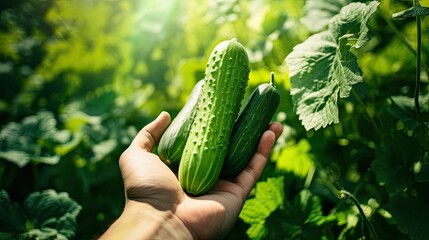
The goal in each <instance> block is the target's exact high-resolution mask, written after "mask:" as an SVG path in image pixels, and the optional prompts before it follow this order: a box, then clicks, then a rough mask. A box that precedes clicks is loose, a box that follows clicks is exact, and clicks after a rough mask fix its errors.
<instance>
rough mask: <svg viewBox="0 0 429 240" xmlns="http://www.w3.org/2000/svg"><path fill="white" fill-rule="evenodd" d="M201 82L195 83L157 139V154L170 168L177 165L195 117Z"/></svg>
mask: <svg viewBox="0 0 429 240" xmlns="http://www.w3.org/2000/svg"><path fill="white" fill-rule="evenodd" d="M203 83H204V81H203V80H200V81H198V82H197V83H196V84H195V86H194V88H193V89H192V92H191V94H190V95H189V98H188V101H187V102H186V104H185V105H184V106H183V108H182V109H181V110H180V112H179V113H178V114H177V116H176V117H175V118H174V119H173V121H172V122H171V124H170V126H168V128H167V129H166V130H165V132H164V134H163V135H162V137H161V140H160V141H159V144H158V155H159V157H160V158H161V160H162V161H163V162H164V163H165V164H166V165H167V166H169V167H170V168H176V167H177V166H179V163H180V158H181V157H182V153H183V149H184V148H185V144H186V140H187V139H188V135H189V130H190V129H191V126H192V122H193V121H194V118H195V114H196V110H197V102H198V98H199V96H200V94H201V90H202V86H203Z"/></svg>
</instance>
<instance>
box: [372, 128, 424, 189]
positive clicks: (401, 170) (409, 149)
mask: <svg viewBox="0 0 429 240" xmlns="http://www.w3.org/2000/svg"><path fill="white" fill-rule="evenodd" d="M424 154H425V153H424V151H423V148H422V145H421V143H420V142H419V140H418V139H416V138H413V137H409V136H408V135H406V134H405V133H404V132H402V131H397V132H394V133H392V136H389V137H386V138H385V139H384V141H383V143H382V144H381V145H380V146H378V147H377V148H376V151H375V159H374V161H373V162H372V163H371V169H372V171H373V172H374V173H375V177H376V179H377V182H378V183H379V184H380V185H382V186H385V187H386V189H387V191H388V192H389V193H390V194H397V193H400V192H403V191H404V190H405V189H407V188H409V187H410V186H411V185H412V183H413V182H414V175H413V172H412V170H411V169H412V168H413V165H414V163H415V162H424Z"/></svg>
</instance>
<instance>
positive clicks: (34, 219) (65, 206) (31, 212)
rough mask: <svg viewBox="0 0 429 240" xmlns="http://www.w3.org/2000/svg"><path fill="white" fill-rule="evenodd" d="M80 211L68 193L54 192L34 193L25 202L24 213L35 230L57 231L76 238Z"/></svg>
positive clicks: (79, 207) (67, 236)
mask: <svg viewBox="0 0 429 240" xmlns="http://www.w3.org/2000/svg"><path fill="white" fill-rule="evenodd" d="M80 210H81V206H80V205H79V204H77V203H76V202H75V201H74V200H73V199H71V198H70V197H69V195H68V194H67V193H57V192H55V191H53V190H46V191H43V192H35V193H32V194H30V195H29V196H28V198H27V199H26V200H25V202H24V212H25V213H26V215H27V218H28V219H29V220H30V221H31V223H32V225H33V226H34V228H35V229H39V230H41V231H42V232H46V230H45V229H55V230H56V231H57V232H58V234H61V235H63V236H65V237H66V238H71V237H73V236H74V233H75V230H76V217H77V215H78V214H79V212H80Z"/></svg>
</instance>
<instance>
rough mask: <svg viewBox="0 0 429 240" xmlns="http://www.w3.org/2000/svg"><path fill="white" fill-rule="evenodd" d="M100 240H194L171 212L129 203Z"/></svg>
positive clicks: (132, 202) (138, 203)
mask: <svg viewBox="0 0 429 240" xmlns="http://www.w3.org/2000/svg"><path fill="white" fill-rule="evenodd" d="M100 239H193V237H192V235H191V233H190V232H189V230H188V229H187V228H186V226H185V225H184V224H183V222H182V221H181V220H180V219H179V218H178V217H177V216H175V215H174V214H173V213H172V212H171V211H160V210H158V209H156V208H154V207H152V206H151V205H149V204H145V203H141V202H134V201H128V202H127V204H126V206H125V209H124V211H123V212H122V214H121V216H120V217H119V218H118V219H117V220H116V221H115V222H114V223H113V224H112V225H111V226H110V227H109V229H108V230H107V231H106V232H105V233H104V234H103V235H102V236H101V237H100Z"/></svg>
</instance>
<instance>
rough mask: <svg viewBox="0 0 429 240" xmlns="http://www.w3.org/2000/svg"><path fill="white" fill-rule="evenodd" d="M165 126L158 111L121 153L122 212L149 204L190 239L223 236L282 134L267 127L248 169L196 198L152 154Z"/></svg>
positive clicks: (278, 126)
mask: <svg viewBox="0 0 429 240" xmlns="http://www.w3.org/2000/svg"><path fill="white" fill-rule="evenodd" d="M169 123H170V115H169V114H168V113H166V112H162V113H161V114H160V115H159V116H158V118H157V119H155V120H154V121H153V122H151V123H149V124H148V125H146V126H145V127H144V128H143V129H142V130H141V131H140V132H139V133H138V134H137V136H136V137H135V139H134V140H133V142H132V143H131V145H130V146H129V147H128V149H127V150H126V151H125V152H124V153H123V154H122V155H121V157H120V160H119V166H120V169H121V173H122V177H123V181H124V188H125V195H126V205H125V209H124V213H125V212H127V210H129V209H133V210H136V209H139V207H140V206H141V209H147V207H148V206H151V208H152V210H155V211H152V213H153V214H156V213H157V211H158V212H159V213H163V214H165V213H168V216H167V217H165V215H164V219H176V217H177V218H178V219H180V221H181V222H182V223H183V224H184V226H186V228H187V230H189V232H190V233H191V234H192V236H193V237H194V238H198V239H218V238H222V237H224V236H225V235H226V234H227V233H228V232H229V230H230V229H231V228H232V226H233V225H234V223H235V221H236V219H237V218H238V215H239V213H240V211H241V209H242V207H243V204H244V202H245V200H246V198H247V196H248V194H249V192H250V191H251V189H252V187H253V186H254V185H255V183H256V181H257V180H258V178H259V176H260V175H261V172H262V170H263V168H264V166H265V164H266V162H267V159H268V157H269V154H270V152H271V149H272V147H273V145H274V143H275V141H276V139H277V138H278V137H279V135H280V134H281V132H282V130H283V128H282V125H281V124H279V123H277V122H274V123H272V124H271V125H270V127H269V129H268V130H267V131H266V132H265V133H264V134H263V135H262V137H261V140H260V143H259V146H258V149H257V152H256V153H255V154H254V156H253V158H252V160H251V161H250V163H249V165H248V166H247V168H246V169H245V170H243V172H241V173H240V174H239V175H238V176H237V177H236V178H235V179H233V180H231V181H228V180H224V179H219V180H218V182H217V183H216V185H215V186H214V187H213V189H212V190H210V191H209V192H208V193H207V194H205V195H202V196H197V197H195V196H190V195H187V194H186V193H185V192H184V191H183V189H182V187H181V186H180V183H179V181H178V180H177V177H176V175H175V173H173V172H172V171H171V170H170V169H169V168H168V167H167V166H166V165H165V164H164V163H163V162H162V161H161V160H160V159H159V157H158V156H157V155H156V154H154V153H152V151H153V149H154V147H155V145H156V143H157V142H158V141H159V139H160V138H161V136H162V134H163V133H164V131H165V129H166V128H167V126H168V124H169ZM128 212H129V211H128ZM123 215H124V214H123ZM121 217H122V216H121ZM161 224H162V223H161ZM146 226H147V225H146Z"/></svg>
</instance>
